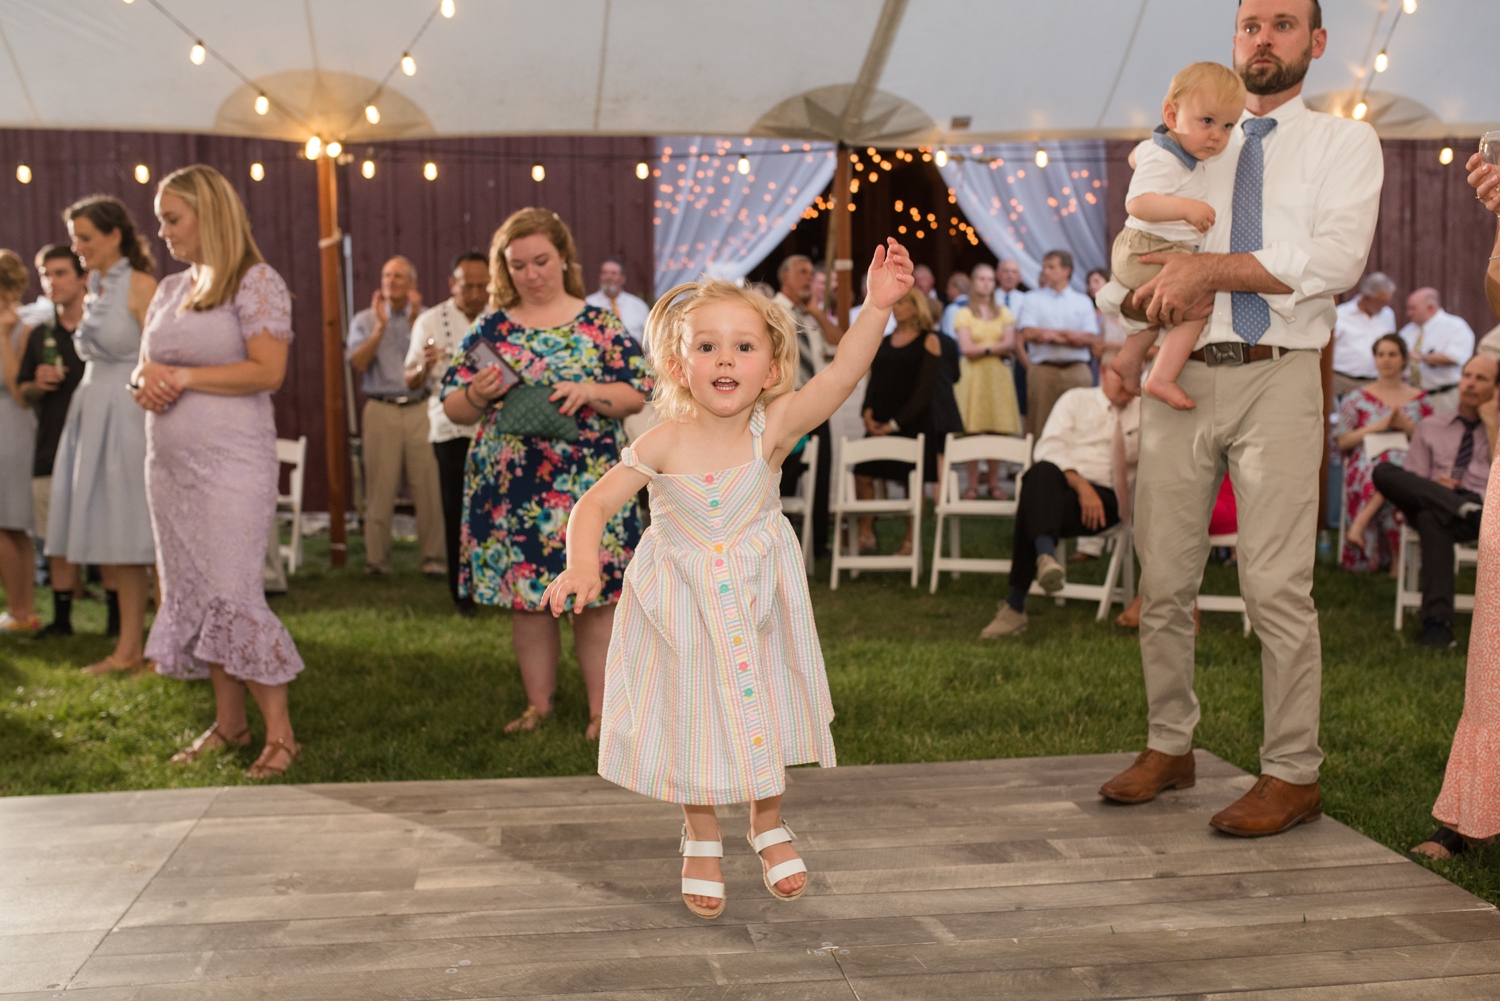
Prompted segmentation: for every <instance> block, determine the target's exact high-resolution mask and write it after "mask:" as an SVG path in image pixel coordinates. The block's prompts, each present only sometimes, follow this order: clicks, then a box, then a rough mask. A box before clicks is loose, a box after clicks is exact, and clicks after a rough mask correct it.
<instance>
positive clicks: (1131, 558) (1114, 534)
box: [1028, 522, 1135, 622]
mask: <svg viewBox="0 0 1500 1001" xmlns="http://www.w3.org/2000/svg"><path fill="white" fill-rule="evenodd" d="M1095 537H1096V538H1100V539H1103V540H1104V545H1105V547H1106V548H1107V549H1109V550H1110V551H1111V552H1110V557H1109V567H1108V569H1106V570H1105V572H1104V583H1103V584H1072V583H1068V582H1067V580H1066V578H1064V583H1063V586H1062V590H1060V591H1057V592H1055V593H1053V594H1050V595H1049V594H1047V592H1046V591H1043V590H1042V586H1041V585H1040V584H1038V583H1037V582H1036V581H1032V582H1031V590H1030V591H1029V592H1028V593H1029V594H1040V595H1042V596H1044V597H1048V598H1052V599H1053V600H1054V601H1056V602H1057V604H1058V605H1059V606H1062V605H1064V604H1066V603H1067V601H1068V599H1069V598H1072V599H1074V600H1077V601H1097V602H1098V603H1099V611H1098V612H1097V613H1095V615H1094V620H1095V621H1096V622H1103V621H1104V617H1105V616H1106V615H1108V614H1109V607H1110V606H1111V605H1113V604H1114V603H1115V602H1117V601H1118V602H1119V603H1120V604H1122V605H1127V606H1128V605H1129V604H1130V603H1131V602H1132V601H1134V600H1135V539H1134V535H1133V534H1132V532H1131V528H1130V523H1129V522H1120V523H1119V524H1118V525H1115V526H1114V527H1113V528H1108V529H1105V530H1104V531H1103V532H1100V533H1099V534H1098V535H1097V536H1095ZM1056 558H1057V562H1059V563H1061V564H1062V566H1063V572H1064V573H1066V572H1067V567H1068V543H1067V540H1066V539H1058V540H1057V553H1056Z"/></svg>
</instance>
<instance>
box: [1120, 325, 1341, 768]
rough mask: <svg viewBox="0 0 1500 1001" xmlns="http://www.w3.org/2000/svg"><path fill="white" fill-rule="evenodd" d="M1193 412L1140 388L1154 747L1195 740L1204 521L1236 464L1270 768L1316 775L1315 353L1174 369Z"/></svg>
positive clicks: (1319, 673) (1142, 534) (1145, 614)
mask: <svg viewBox="0 0 1500 1001" xmlns="http://www.w3.org/2000/svg"><path fill="white" fill-rule="evenodd" d="M1178 382H1179V384H1180V385H1181V386H1182V388H1183V389H1184V390H1185V391H1186V392H1187V394H1188V395H1189V396H1191V397H1192V398H1193V399H1194V400H1196V401H1198V408H1197V409H1196V410H1182V411H1179V410H1173V409H1172V408H1171V407H1169V406H1168V405H1167V404H1165V403H1162V402H1161V401H1160V400H1156V399H1153V398H1151V397H1144V398H1143V399H1142V400H1141V460H1140V467H1139V474H1138V479H1137V485H1136V492H1135V496H1136V515H1135V519H1136V520H1135V533H1136V535H1135V539H1136V545H1137V547H1138V548H1139V551H1140V555H1141V602H1142V604H1141V661H1142V664H1143V667H1144V670H1145V676H1146V700H1147V706H1148V716H1149V720H1150V736H1149V737H1148V738H1147V741H1146V746H1148V747H1150V748H1154V749H1155V750H1158V751H1161V752H1162V753H1164V754H1186V753H1187V752H1188V751H1189V750H1190V749H1191V748H1192V746H1193V728H1194V727H1195V726H1197V723H1198V718H1199V711H1198V698H1197V696H1196V695H1195V694H1194V693H1193V666H1194V665H1193V599H1194V598H1195V597H1196V596H1197V594H1198V587H1199V584H1200V583H1201V582H1202V580H1203V566H1204V564H1205V562H1207V559H1208V520H1209V515H1210V513H1211V512H1212V511H1213V507H1214V497H1215V494H1216V492H1217V490H1218V487H1219V481H1220V479H1221V478H1222V477H1223V476H1224V474H1225V472H1226V471H1227V472H1228V474H1229V476H1230V478H1231V480H1232V481H1233V483H1234V493H1235V500H1236V502H1237V504H1238V507H1239V572H1240V593H1241V594H1242V595H1243V596H1244V598H1245V607H1246V609H1247V611H1248V612H1249V614H1250V623H1251V625H1253V626H1254V627H1255V632H1256V634H1257V635H1258V636H1259V637H1260V642H1261V685H1262V701H1263V707H1264V713H1265V743H1264V744H1263V745H1262V746H1261V749H1260V759H1261V771H1262V773H1263V774H1266V775H1274V776H1275V777H1276V778H1279V779H1282V780H1283V781H1286V782H1293V783H1297V784H1299V785H1300V784H1305V783H1308V782H1312V781H1314V780H1316V779H1317V777H1318V766H1319V765H1320V764H1321V763H1322V761H1323V752H1322V751H1321V750H1320V749H1319V748H1318V711H1319V702H1320V697H1321V689H1322V678H1323V659H1322V649H1321V646H1320V641H1319V637H1318V613H1317V609H1315V608H1314V607H1313V600H1312V581H1313V561H1314V557H1315V555H1316V552H1317V539H1316V536H1317V523H1318V465H1319V461H1320V459H1321V457H1322V450H1323V448H1324V447H1325V446H1324V428H1325V425H1324V423H1323V393H1322V382H1321V376H1320V373H1319V369H1318V352H1316V351H1292V352H1289V353H1287V354H1286V355H1283V356H1282V357H1281V358H1279V359H1273V360H1270V361H1260V362H1251V363H1249V364H1246V365H1239V366H1220V367H1215V368H1210V367H1209V366H1207V365H1205V364H1204V363H1202V362H1195V361H1190V362H1188V363H1187V366H1186V367H1185V368H1184V369H1183V371H1182V376H1181V377H1180V378H1179V379H1178Z"/></svg>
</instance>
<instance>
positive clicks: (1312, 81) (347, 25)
mask: <svg viewBox="0 0 1500 1001" xmlns="http://www.w3.org/2000/svg"><path fill="white" fill-rule="evenodd" d="M1289 2H1291V0H1289ZM1233 6H1234V5H1233V3H1232V2H1230V0H1224V2H1220V3H1210V2H1206V0H1048V2H1046V3H1035V2H1029V0H1024V2H1023V0H884V2H881V0H740V2H731V0H546V2H542V0H456V13H455V16H453V17H452V18H451V19H450V18H446V17H443V16H441V15H440V14H438V13H437V10H438V4H437V2H436V0H251V2H246V0H0V127H11V128H38V127H40V128H63V129H130V130H136V129H139V130H156V131H185V132H217V133H225V134H232V135H260V136H276V137H280V138H285V139H294V140H298V141H300V140H303V139H306V138H307V137H308V136H309V135H310V134H312V133H314V132H316V133H318V134H321V135H322V136H323V138H324V139H332V138H337V139H342V140H344V141H351V140H354V141H358V140H375V139H394V138H405V137H417V136H424V135H426V136H431V135H449V136H464V135H540V134H571V135H578V134H591V133H592V134H615V135H661V134H695V135H733V136H741V135H780V136H788V137H792V136H795V137H799V138H812V137H816V138H825V139H826V138H843V139H846V140H848V141H851V142H857V143H862V144H863V143H871V142H880V143H882V144H884V143H894V142H897V141H905V142H908V143H912V142H918V141H921V142H965V141H970V140H972V141H993V140H1007V139H1016V140H1029V139H1038V138H1068V137H1077V136H1129V135H1138V134H1140V133H1141V132H1142V131H1143V130H1145V129H1147V128H1149V127H1150V126H1152V125H1153V124H1155V122H1156V121H1157V120H1158V114H1159V107H1160V103H1161V95H1162V93H1163V91H1164V90H1165V87H1166V83H1167V80H1168V79H1169V78H1170V76H1171V74H1172V73H1173V72H1174V71H1175V70H1176V69H1178V68H1179V67H1181V66H1182V65H1184V64H1186V63H1187V62H1189V61H1192V60H1198V59H1217V60H1227V58H1228V54H1229V44H1230V37H1231V35H1232V32H1233V22H1232V18H1233ZM1400 6H1401V0H1326V2H1325V3H1324V20H1325V25H1326V27H1327V28H1328V29H1329V36H1330V41H1329V49H1328V54H1327V55H1326V56H1325V57H1324V58H1323V59H1322V60H1321V61H1320V62H1319V63H1317V64H1315V65H1314V68H1313V70H1312V72H1311V73H1310V74H1309V77H1308V86H1307V89H1306V93H1307V94H1309V95H1310V96H1313V97H1314V98H1321V99H1322V105H1323V106H1324V107H1328V108H1332V109H1338V108H1344V109H1347V108H1350V107H1352V106H1353V104H1354V100H1355V98H1353V97H1351V96H1349V95H1350V94H1351V93H1358V92H1359V91H1360V89H1361V88H1363V87H1364V86H1365V84H1364V81H1363V79H1362V77H1363V76H1364V74H1366V73H1368V72H1369V70H1368V69H1367V68H1368V67H1369V66H1370V64H1371V61H1372V60H1373V57H1374V55H1375V52H1376V51H1378V48H1379V46H1380V45H1381V44H1383V42H1384V39H1385V36H1386V31H1387V29H1388V28H1389V27H1390V25H1391V23H1392V20H1393V19H1394V17H1395V15H1396V12H1397V11H1398V10H1399V8H1400ZM429 19H430V21H431V23H430V24H429V25H428V27H427V29H426V30H425V32H423V33H422V34H421V37H420V39H418V40H417V41H416V43H415V44H412V40H413V38H414V37H415V36H416V35H417V33H418V31H419V30H420V29H421V28H422V26H423V24H424V23H426V22H428V21H429ZM195 39H201V40H202V41H203V42H204V43H205V45H206V46H207V47H208V50H209V54H208V58H207V60H206V61H205V63H204V64H203V65H201V66H195V65H193V64H192V63H191V62H190V60H189V48H190V46H191V45H192V44H193V42H194V40H195ZM1497 39H1500V2H1497V0H1420V3H1419V5H1418V8H1417V10H1416V12H1415V13H1413V14H1408V15H1404V16H1403V17H1401V19H1400V21H1399V24H1397V26H1396V29H1395V32H1394V35H1393V37H1392V39H1391V42H1390V46H1389V52H1390V69H1389V70H1388V71H1387V72H1385V73H1382V74H1379V75H1378V76H1375V77H1374V78H1373V84H1372V86H1371V92H1370V97H1369V105H1370V119H1371V120H1372V121H1373V122H1374V123H1375V124H1376V126H1377V128H1379V129H1380V131H1381V133H1382V134H1383V135H1386V136H1388V137H1422V136H1430V137H1440V136H1448V135H1465V136H1467V135H1475V134H1478V133H1480V132H1483V131H1485V130H1487V129H1492V128H1496V127H1497V126H1500V59H1497V58H1496V56H1495V51H1494V46H1495V43H1496V40H1497ZM409 45H410V46H411V53H412V55H413V57H414V58H415V59H416V61H417V73H416V75H415V76H410V77H408V76H406V75H404V74H403V73H402V72H400V71H399V70H398V69H395V66H396V63H397V60H398V59H399V58H400V56H401V54H402V52H403V51H404V50H405V49H406V48H407V47H408V46H409ZM234 70H237V71H238V72H239V73H241V74H243V75H244V77H245V78H246V79H243V80H242V79H240V78H239V77H237V76H236V75H235V72H234ZM388 75H389V82H388V83H386V84H385V87H384V91H383V92H382V93H381V94H380V96H379V97H378V98H377V99H376V104H377V105H378V106H379V108H380V111H381V122H380V124H379V125H374V126H372V125H370V124H368V123H367V122H366V121H365V118H364V116H363V114H362V111H363V108H364V104H365V101H366V99H368V98H369V97H370V95H371V94H373V93H375V92H376V90H377V87H378V86H379V82H380V81H382V80H383V79H386V78H387V76H388ZM247 81H248V82H247ZM260 91H264V92H265V93H266V94H268V95H269V96H270V98H271V100H272V103H273V106H272V109H271V112H270V113H269V114H267V115H265V116H259V115H257V114H256V113H255V111H254V108H253V105H254V98H255V96H256V94H257V92H260ZM1314 103H1318V102H1317V101H1315V102H1314ZM851 108H852V111H851ZM861 109H862V110H861ZM964 117H967V118H968V119H969V124H968V126H967V127H962V126H961V125H959V124H958V123H956V122H955V119H962V118H964Z"/></svg>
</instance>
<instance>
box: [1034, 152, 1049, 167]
mask: <svg viewBox="0 0 1500 1001" xmlns="http://www.w3.org/2000/svg"><path fill="white" fill-rule="evenodd" d="M1036 165H1037V166H1038V167H1045V166H1047V151H1046V150H1044V149H1039V150H1037V151H1036Z"/></svg>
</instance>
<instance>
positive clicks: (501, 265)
mask: <svg viewBox="0 0 1500 1001" xmlns="http://www.w3.org/2000/svg"><path fill="white" fill-rule="evenodd" d="M537 233H541V234H542V235H543V236H545V237H546V238H547V240H548V241H549V242H550V243H551V244H552V246H553V248H554V249H555V250H556V251H557V252H558V254H560V255H562V259H563V291H564V292H566V293H568V295H571V296H573V298H575V299H582V298H584V297H585V296H587V295H588V292H587V291H586V290H585V289H584V287H583V265H581V264H579V263H578V248H577V247H576V246H575V245H574V243H573V233H572V231H571V230H569V229H568V226H567V224H566V223H564V222H563V221H562V219H560V218H559V217H558V215H557V213H556V212H553V211H552V210H551V209H539V208H524V209H517V210H516V211H514V212H512V213H511V214H510V216H509V217H508V218H507V219H506V220H505V221H504V222H502V223H501V224H500V228H499V229H497V230H495V236H494V238H493V239H491V240H490V308H491V309H513V308H514V307H515V305H516V303H518V302H520V301H521V293H519V292H517V291H516V286H515V284H514V283H513V282H512V281H511V280H510V266H509V265H507V264H506V263H505V248H507V247H509V246H510V245H511V244H512V243H514V242H515V241H517V240H519V239H521V238H522V237H523V236H535V235H536V234H537Z"/></svg>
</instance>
